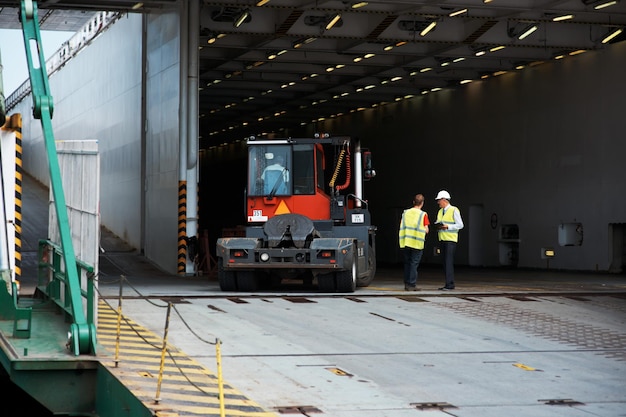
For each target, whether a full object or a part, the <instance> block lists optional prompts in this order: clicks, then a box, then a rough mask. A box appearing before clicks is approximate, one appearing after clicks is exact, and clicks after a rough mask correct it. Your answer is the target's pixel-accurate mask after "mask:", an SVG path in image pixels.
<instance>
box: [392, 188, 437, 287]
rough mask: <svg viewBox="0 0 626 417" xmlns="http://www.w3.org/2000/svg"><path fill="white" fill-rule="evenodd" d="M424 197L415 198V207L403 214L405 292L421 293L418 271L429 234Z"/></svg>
mask: <svg viewBox="0 0 626 417" xmlns="http://www.w3.org/2000/svg"><path fill="white" fill-rule="evenodd" d="M423 206H424V195H423V194H416V195H415V197H413V207H411V208H409V209H406V210H404V212H402V218H401V219H400V229H399V231H398V238H399V242H400V249H402V252H403V254H404V290H405V291H419V289H418V288H417V270H418V268H419V266H420V261H421V260H422V252H423V251H424V242H425V241H426V234H427V233H428V225H429V224H430V221H429V220H428V214H427V213H426V212H425V211H422V207H423Z"/></svg>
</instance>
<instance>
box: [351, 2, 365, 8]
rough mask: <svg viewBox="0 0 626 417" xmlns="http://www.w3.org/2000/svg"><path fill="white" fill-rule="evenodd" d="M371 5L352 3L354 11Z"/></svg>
mask: <svg viewBox="0 0 626 417" xmlns="http://www.w3.org/2000/svg"><path fill="white" fill-rule="evenodd" d="M368 4H369V3H368V2H366V1H357V2H356V3H352V6H351V7H352V8H353V9H359V8H361V7H365V6H367V5H368Z"/></svg>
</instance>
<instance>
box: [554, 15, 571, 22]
mask: <svg viewBox="0 0 626 417" xmlns="http://www.w3.org/2000/svg"><path fill="white" fill-rule="evenodd" d="M573 18H574V15H573V14H565V15H563V16H555V17H553V18H552V21H553V22H562V21H563V20H570V19H573Z"/></svg>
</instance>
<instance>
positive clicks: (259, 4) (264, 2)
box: [256, 0, 270, 7]
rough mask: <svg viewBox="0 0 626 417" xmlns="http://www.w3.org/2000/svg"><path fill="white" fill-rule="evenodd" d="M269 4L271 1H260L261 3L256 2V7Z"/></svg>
mask: <svg viewBox="0 0 626 417" xmlns="http://www.w3.org/2000/svg"><path fill="white" fill-rule="evenodd" d="M269 2H270V0H259V1H257V2H256V6H257V7H261V6H263V5H265V4H267V3H269Z"/></svg>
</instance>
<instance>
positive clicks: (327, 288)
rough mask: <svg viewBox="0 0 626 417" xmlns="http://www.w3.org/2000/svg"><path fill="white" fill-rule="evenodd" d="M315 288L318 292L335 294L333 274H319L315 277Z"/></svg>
mask: <svg viewBox="0 0 626 417" xmlns="http://www.w3.org/2000/svg"><path fill="white" fill-rule="evenodd" d="M317 286H318V288H319V290H320V292H335V291H336V289H337V287H336V285H335V273H334V272H331V273H328V274H319V275H318V276H317Z"/></svg>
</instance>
